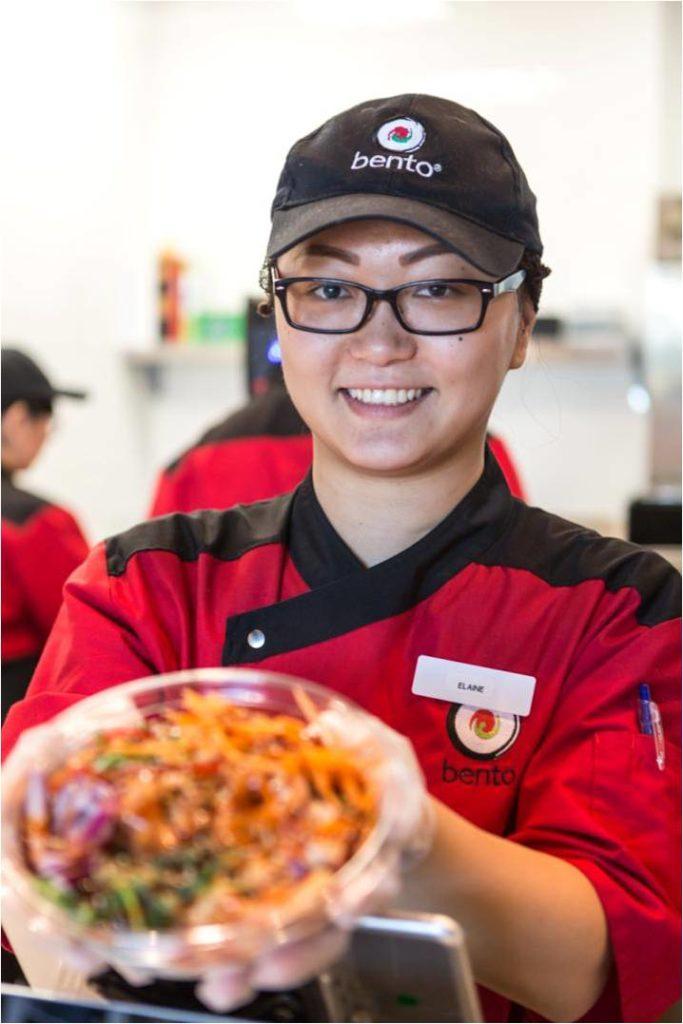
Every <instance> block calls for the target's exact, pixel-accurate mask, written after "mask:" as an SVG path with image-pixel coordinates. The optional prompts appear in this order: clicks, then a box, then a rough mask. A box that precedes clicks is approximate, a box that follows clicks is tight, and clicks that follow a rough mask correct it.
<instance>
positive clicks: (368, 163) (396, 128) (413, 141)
mask: <svg viewBox="0 0 683 1024" xmlns="http://www.w3.org/2000/svg"><path fill="white" fill-rule="evenodd" d="M426 137H427V133H426V132H425V130H424V126H423V125H421V124H420V122H419V121H414V120H413V119H412V117H395V118H393V119H392V120H391V121H385V122H384V124H383V125H382V126H381V128H378V129H377V142H378V143H379V144H380V146H381V147H382V148H383V149H388V150H389V151H390V153H391V156H384V154H383V153H375V155H374V156H366V154H365V153H361V151H360V150H356V155H355V156H354V158H353V161H352V163H351V170H352V171H360V170H364V169H365V168H366V167H372V168H376V167H383V168H384V169H385V170H387V171H391V170H395V171H408V172H409V173H411V174H419V175H420V177H421V178H431V176H432V175H433V174H438V173H439V172H440V171H441V170H442V169H443V168H442V167H441V164H432V163H430V161H429V160H416V159H415V157H414V156H413V153H414V152H415V150H417V149H419V148H420V146H421V145H422V143H423V142H424V141H425V138H426ZM397 153H408V154H410V155H409V156H397V155H396V154H397Z"/></svg>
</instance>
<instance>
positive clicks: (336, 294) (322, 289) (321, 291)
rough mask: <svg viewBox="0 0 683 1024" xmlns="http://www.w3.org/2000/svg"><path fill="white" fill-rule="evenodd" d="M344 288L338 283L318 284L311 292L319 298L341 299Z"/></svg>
mask: <svg viewBox="0 0 683 1024" xmlns="http://www.w3.org/2000/svg"><path fill="white" fill-rule="evenodd" d="M344 291H345V289H344V288H343V287H342V285H340V284H319V285H318V287H317V288H314V289H313V294H314V295H316V296H317V297H318V298H319V299H327V300H332V299H341V298H343V296H344Z"/></svg>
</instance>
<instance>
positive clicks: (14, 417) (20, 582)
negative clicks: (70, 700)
mask: <svg viewBox="0 0 683 1024" xmlns="http://www.w3.org/2000/svg"><path fill="white" fill-rule="evenodd" d="M59 397H67V398H79V399H81V398H85V394H84V392H82V391H73V390H65V389H64V388H55V387H53V385H52V384H51V383H50V381H49V380H48V378H47V377H46V376H45V374H44V373H43V371H42V370H41V369H40V367H39V366H37V364H36V363H35V362H34V361H33V360H32V359H30V358H29V357H28V356H27V355H25V354H24V353H23V352H20V351H18V350H17V349H14V348H3V349H2V717H3V720H4V718H5V715H6V714H7V711H8V709H9V707H10V706H11V705H12V704H13V703H14V702H15V701H17V700H20V699H21V698H22V697H23V696H24V693H25V692H26V687H27V686H28V683H29V681H30V679H31V676H32V675H33V670H34V669H35V667H36V664H37V663H38V658H39V657H40V654H41V652H42V649H43V646H44V644H45V641H46V639H47V637H48V634H49V632H50V630H51V629H52V624H53V623H54V620H55V618H56V616H57V612H58V611H59V606H60V604H61V603H62V587H63V586H64V581H65V580H66V578H67V577H68V576H70V575H71V573H72V572H73V570H74V569H75V568H76V567H77V566H78V565H80V563H81V562H82V561H83V559H84V558H85V557H86V555H87V553H88V543H87V541H86V539H85V536H84V534H83V531H82V529H81V527H80V526H79V524H78V523H77V522H76V519H75V518H74V516H73V515H72V514H71V513H70V512H67V511H66V509H64V508H60V506H59V505H56V504H54V503H53V502H51V501H49V500H48V499H46V498H41V497H38V496H37V495H35V494H32V493H30V492H29V491H25V490H22V489H20V488H19V487H17V485H16V483H15V477H16V474H17V473H19V472H21V471H22V470H24V469H28V468H29V466H31V465H33V463H34V462H35V460H36V459H37V458H38V456H39V455H40V452H41V450H42V448H43V445H44V444H45V442H46V440H47V438H48V436H49V434H50V428H51V426H52V415H53V406H54V400H55V399H56V398H59Z"/></svg>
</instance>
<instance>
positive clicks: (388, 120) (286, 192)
mask: <svg viewBox="0 0 683 1024" xmlns="http://www.w3.org/2000/svg"><path fill="white" fill-rule="evenodd" d="M271 212H272V222H273V224H272V230H271V234H270V239H269V241H268V249H267V258H269V259H275V258H276V257H277V256H279V255H281V254H282V253H283V252H285V251H286V250H287V249H290V248H291V247H292V246H293V245H296V244H297V243H298V242H302V241H303V240H304V239H306V238H308V237H309V236H310V235H313V234H315V233H316V232H318V231H321V230H323V228H327V227H331V226H332V225H333V224H342V223H344V221H349V220H358V219H363V218H370V217H382V218H385V219H388V220H393V221H397V222H399V223H403V224H410V225H412V226H413V227H416V228H419V229H420V230H421V231H424V232H426V233H427V234H428V235H432V236H433V237H434V238H436V239H438V240H439V241H442V242H443V243H444V244H446V245H447V246H448V247H449V248H451V249H453V250H454V251H455V252H457V253H459V254H460V255H461V256H464V257H465V259H467V260H468V261H469V262H470V263H473V264H474V265H475V266H476V267H478V268H479V269H480V270H482V271H484V272H485V273H488V274H493V275H495V276H496V277H502V276H504V275H506V274H509V273H511V272H512V271H513V270H515V269H516V268H517V266H518V265H519V261H520V259H521V257H522V253H523V252H524V250H525V249H530V250H531V251H532V252H535V253H538V254H539V255H540V254H541V253H542V252H543V245H542V243H541V237H540V234H539V229H538V220H537V217H536V197H535V196H534V194H533V192H532V191H531V189H530V188H529V184H528V182H527V180H526V177H525V175H524V171H523V170H522V168H521V167H520V166H519V163H518V162H517V159H516V157H515V154H514V153H513V151H512V147H511V146H510V143H509V142H508V141H507V139H506V138H505V136H504V135H503V133H502V132H500V131H499V130H498V129H497V128H495V127H494V126H493V125H492V124H490V123H489V122H488V121H486V120H485V119H484V118H483V117H481V116H480V115H479V114H477V113H476V112H475V111H474V110H469V109H468V108H467V107H463V106H461V105H460V104H459V103H454V102H452V101H451V100H445V99H439V98H438V97H436V96H424V95H420V94H406V95H403V96H392V97H390V98H388V99H379V100H368V101H367V102H365V103H359V104H358V106H356V107H351V109H350V110H346V111H344V112H343V113H342V114H337V115H336V116H335V117H333V118H331V119H330V120H329V121H326V122H325V124H323V125H322V126H321V127H320V128H317V129H316V130H315V131H314V132H311V134H310V135H307V136H306V137H305V138H303V139H300V140H299V141H298V142H296V143H295V144H294V146H293V147H292V148H291V150H290V151H289V153H288V155H287V159H286V161H285V166H284V168H283V171H282V174H281V175H280V180H279V182H278V188H277V193H276V196H275V200H274V202H273V207H272V211H271Z"/></svg>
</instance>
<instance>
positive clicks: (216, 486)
mask: <svg viewBox="0 0 683 1024" xmlns="http://www.w3.org/2000/svg"><path fill="white" fill-rule="evenodd" d="M487 441H488V445H489V448H490V449H491V452H492V453H493V455H494V457H495V459H496V461H497V462H498V465H499V466H500V468H501V469H502V471H503V475H504V476H505V479H506V480H507V484H508V487H509V488H510V492H511V493H512V494H514V495H515V497H517V498H522V499H523V500H525V499H526V495H525V493H524V490H523V487H522V482H521V479H520V476H519V473H518V471H517V468H516V466H515V464H514V462H513V460H512V456H511V455H510V452H509V450H508V448H507V446H506V445H505V443H504V442H503V441H502V440H501V438H500V437H497V436H495V435H493V434H488V435H487ZM312 458H313V447H312V442H311V434H310V431H309V429H308V427H307V426H306V424H305V423H304V421H303V420H302V419H301V417H300V416H299V414H298V412H297V411H296V408H295V407H294V403H293V402H292V400H291V398H290V397H289V394H288V393H287V389H286V387H285V382H284V378H283V376H282V371H281V369H280V368H279V367H278V368H277V370H276V371H275V372H273V373H272V374H271V378H270V381H269V386H268V389H267V390H266V392H265V393H264V394H261V395H258V396H257V397H255V398H252V399H251V401H249V402H247V404H246V405H244V406H243V407H242V408H241V409H238V410H236V411H235V412H233V413H231V414H230V415H229V416H227V417H226V418H225V419H224V420H221V422H220V423H217V424H215V426H213V427H211V428H210V429H209V430H207V431H206V433H205V434H204V435H203V436H202V437H200V439H199V440H198V441H197V442H196V444H194V445H193V446H192V447H191V448H189V449H188V450H187V451H186V452H184V453H183V454H182V455H181V456H179V458H177V459H175V460H174V461H173V462H172V463H171V464H170V465H169V466H167V467H166V469H164V470H163V471H162V472H161V473H160V474H159V478H158V480H157V484H156V489H155V492H154V496H153V498H152V504H151V506H150V511H149V514H150V517H152V516H164V515H168V514H169V513H171V512H195V511H196V510H197V509H202V508H232V506H233V505H248V504H249V503H250V502H252V501H263V500H265V499H266V498H274V497H275V496H276V495H278V494H286V493H287V491H291V490H293V489H294V488H295V487H296V486H297V485H298V484H300V483H301V481H302V480H303V478H304V477H305V476H306V474H307V473H308V471H309V470H310V468H311V461H312Z"/></svg>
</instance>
